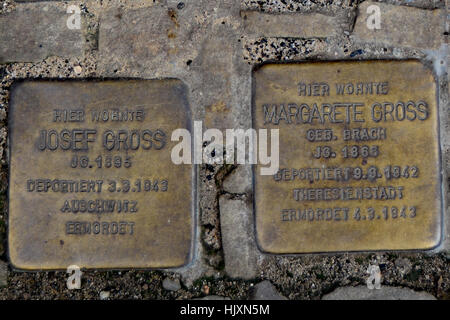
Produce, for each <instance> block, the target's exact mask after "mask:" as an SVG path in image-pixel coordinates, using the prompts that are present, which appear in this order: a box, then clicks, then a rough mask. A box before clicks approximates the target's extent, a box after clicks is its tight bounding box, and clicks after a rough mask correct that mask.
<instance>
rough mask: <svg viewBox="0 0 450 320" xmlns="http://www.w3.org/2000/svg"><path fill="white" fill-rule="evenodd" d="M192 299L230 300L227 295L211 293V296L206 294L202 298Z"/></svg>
mask: <svg viewBox="0 0 450 320" xmlns="http://www.w3.org/2000/svg"><path fill="white" fill-rule="evenodd" d="M192 300H231V299H230V298H228V297H222V296H215V295H212V296H206V297H203V298H197V299H192Z"/></svg>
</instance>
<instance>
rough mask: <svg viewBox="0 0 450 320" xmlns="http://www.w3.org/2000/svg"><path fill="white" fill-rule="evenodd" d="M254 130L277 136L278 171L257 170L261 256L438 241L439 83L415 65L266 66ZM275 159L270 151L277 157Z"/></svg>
mask: <svg viewBox="0 0 450 320" xmlns="http://www.w3.org/2000/svg"><path fill="white" fill-rule="evenodd" d="M253 90H254V91H253V94H254V96H253V121H254V126H255V129H263V128H265V129H279V142H280V147H279V154H280V169H279V171H278V173H277V174H274V175H272V176H262V175H260V166H256V167H255V185H254V189H255V198H256V200H255V217H256V232H257V241H258V245H259V247H260V249H261V250H262V251H265V252H269V253H277V254H289V253H311V252H333V251H372V250H407V249H430V248H433V247H435V246H437V245H438V244H439V242H440V239H441V214H442V213H441V212H442V211H441V176H440V156H439V154H440V152H439V134H438V108H437V102H436V101H437V92H436V90H437V89H436V82H435V79H434V77H433V74H432V72H431V70H429V69H428V68H427V67H425V66H424V65H422V64H421V63H420V62H418V61H365V62H324V63H297V64H267V65H263V66H261V67H260V68H258V69H256V70H255V71H254V74H253ZM272 152H273V150H272Z"/></svg>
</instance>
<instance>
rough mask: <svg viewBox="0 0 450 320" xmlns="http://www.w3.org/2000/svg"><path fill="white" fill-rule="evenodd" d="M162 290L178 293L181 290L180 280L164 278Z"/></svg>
mask: <svg viewBox="0 0 450 320" xmlns="http://www.w3.org/2000/svg"><path fill="white" fill-rule="evenodd" d="M162 286H163V288H164V289H166V290H169V291H178V290H180V289H181V285H180V280H178V279H175V280H172V279H170V278H165V279H164V281H163V284H162Z"/></svg>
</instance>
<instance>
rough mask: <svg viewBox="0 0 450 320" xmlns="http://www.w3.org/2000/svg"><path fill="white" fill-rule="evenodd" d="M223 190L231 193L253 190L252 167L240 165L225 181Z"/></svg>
mask: <svg viewBox="0 0 450 320" xmlns="http://www.w3.org/2000/svg"><path fill="white" fill-rule="evenodd" d="M223 190H224V191H225V192H229V193H248V192H251V191H252V167H251V166H250V165H238V166H237V168H236V169H234V170H233V171H232V172H231V173H230V174H229V175H228V176H226V177H225V180H224V181H223Z"/></svg>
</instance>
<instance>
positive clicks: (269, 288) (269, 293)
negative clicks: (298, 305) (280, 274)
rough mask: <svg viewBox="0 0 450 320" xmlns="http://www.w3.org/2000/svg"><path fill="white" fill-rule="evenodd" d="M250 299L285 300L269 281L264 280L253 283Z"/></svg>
mask: <svg viewBox="0 0 450 320" xmlns="http://www.w3.org/2000/svg"><path fill="white" fill-rule="evenodd" d="M250 300H287V299H286V297H284V296H282V295H281V294H280V293H279V292H278V291H277V289H276V288H275V287H274V285H273V284H272V283H270V281H268V280H265V281H263V282H260V283H258V284H256V285H255V287H254V288H253V290H252V292H251V294H250Z"/></svg>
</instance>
